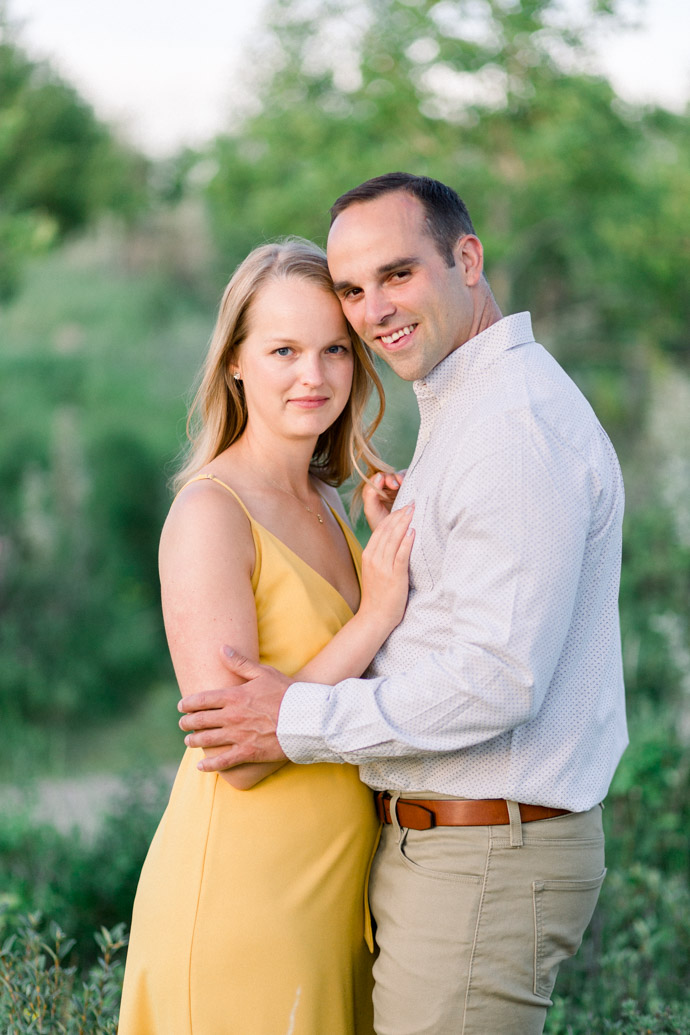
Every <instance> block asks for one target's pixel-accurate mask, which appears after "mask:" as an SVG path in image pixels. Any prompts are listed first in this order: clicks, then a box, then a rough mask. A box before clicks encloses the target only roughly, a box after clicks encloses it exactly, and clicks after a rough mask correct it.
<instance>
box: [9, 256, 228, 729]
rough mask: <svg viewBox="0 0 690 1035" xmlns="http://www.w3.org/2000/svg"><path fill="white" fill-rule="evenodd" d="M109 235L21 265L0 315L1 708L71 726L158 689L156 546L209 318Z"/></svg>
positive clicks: (164, 666) (164, 659)
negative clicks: (14, 294)
mask: <svg viewBox="0 0 690 1035" xmlns="http://www.w3.org/2000/svg"><path fill="white" fill-rule="evenodd" d="M116 244H117V238H114V239H113V240H112V241H111V242H110V243H109V244H108V249H109V250H107V251H106V255H105V258H101V257H100V256H99V250H100V248H101V245H100V244H99V243H98V242H94V243H93V244H92V245H91V247H90V249H89V248H86V246H85V245H82V246H81V247H82V248H84V249H85V254H84V255H83V256H82V255H81V253H80V252H79V249H76V250H75V252H74V255H73V258H72V262H71V263H70V262H69V261H65V256H64V255H63V256H62V257H59V256H58V255H57V254H56V255H54V256H51V257H49V258H47V259H44V260H43V261H42V263H41V264H39V265H36V266H34V267H33V268H32V271H31V274H30V276H29V278H28V281H27V286H26V289H25V291H24V293H23V295H22V296H20V297H19V298H17V299H16V301H15V302H14V304H13V305H11V306H9V307H8V308H7V309H6V310H5V312H4V313H0V337H1V338H2V340H3V345H4V348H3V352H2V355H1V356H0V408H1V409H2V412H3V419H4V426H5V434H4V435H3V440H2V444H1V445H0V540H1V541H2V554H1V558H2V561H1V565H0V616H1V620H0V702H1V703H2V707H3V709H4V715H5V721H6V723H7V724H9V725H10V726H14V727H15V729H16V728H17V724H19V723H24V722H31V723H38V724H40V725H42V726H44V727H46V726H50V727H53V728H58V729H59V728H61V727H63V726H65V725H66V724H69V723H70V722H71V721H72V720H73V719H74V718H75V717H77V716H78V717H79V722H80V725H81V726H82V727H84V726H85V727H87V728H88V726H89V724H92V723H93V722H94V721H102V719H103V718H104V717H105V716H112V715H114V714H115V713H117V712H122V711H123V709H124V708H125V707H127V706H130V707H131V706H132V705H133V704H134V703H135V702H136V701H137V700H138V699H139V697H140V696H141V695H142V693H144V692H145V691H146V690H148V688H149V687H150V686H152V685H153V684H154V683H157V682H159V681H160V680H163V679H167V680H170V679H171V669H170V664H169V660H168V654H167V648H166V645H165V640H164V636H163V629H162V621H161V615H160V601H159V590H158V574H157V568H156V555H157V542H158V536H159V533H160V528H161V526H162V523H163V520H164V517H165V512H166V509H167V506H168V501H169V496H168V491H167V488H166V484H165V477H166V470H165V469H166V465H167V464H168V463H169V461H170V459H171V458H172V456H173V455H174V454H175V452H176V450H177V441H176V437H177V432H178V430H179V429H178V425H179V423H180V421H181V419H182V418H183V415H184V402H183V393H184V392H185V391H186V389H187V387H188V386H189V384H190V383H191V380H192V374H193V370H194V367H195V366H196V363H197V362H198V357H200V355H201V353H202V351H203V348H204V344H205V341H206V340H207V337H208V332H209V327H210V324H211V319H212V318H211V315H210V314H209V313H208V311H207V310H206V309H205V308H201V307H200V306H198V305H197V303H195V302H194V301H193V300H191V299H190V298H189V297H188V296H186V295H185V294H184V293H183V292H181V291H180V290H179V286H178V285H177V284H174V283H172V282H170V281H167V280H165V279H164V278H161V277H159V276H158V275H156V274H149V275H147V276H141V275H138V273H137V272H136V271H133V272H129V271H128V269H127V268H126V266H124V265H123V263H122V261H121V260H119V261H116V262H113V261H112V260H113V252H115V257H116V258H117V250H116V248H115V245H116Z"/></svg>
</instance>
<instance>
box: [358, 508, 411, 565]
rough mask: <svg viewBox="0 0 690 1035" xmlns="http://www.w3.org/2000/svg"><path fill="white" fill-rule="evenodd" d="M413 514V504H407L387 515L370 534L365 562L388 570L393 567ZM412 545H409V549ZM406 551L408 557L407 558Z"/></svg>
mask: <svg viewBox="0 0 690 1035" xmlns="http://www.w3.org/2000/svg"><path fill="white" fill-rule="evenodd" d="M413 513H414V503H408V505H407V506H406V507H402V508H401V509H400V510H396V511H394V512H393V513H392V514H389V515H388V517H387V518H385V519H384V520H383V521H382V522H381V524H380V525H379V526H378V527H377V528H376V530H375V531H374V532H372V535H371V539H370V540H369V542H368V544H367V547H366V550H365V555H366V557H367V560H368V561H370V562H373V563H375V564H377V565H379V566H381V567H384V568H386V569H390V568H392V567H393V564H394V561H395V558H396V555H397V553H398V552H399V550H400V547H401V544H402V543H403V541H404V539H405V538H406V537H407V533H408V531H410V522H411V520H412V515H413ZM411 548H412V544H411V543H410V544H409V549H411ZM409 549H408V556H409Z"/></svg>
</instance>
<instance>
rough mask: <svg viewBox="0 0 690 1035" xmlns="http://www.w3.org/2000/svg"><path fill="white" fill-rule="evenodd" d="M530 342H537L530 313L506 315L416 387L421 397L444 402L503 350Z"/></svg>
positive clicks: (442, 363)
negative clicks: (433, 398)
mask: <svg viewBox="0 0 690 1035" xmlns="http://www.w3.org/2000/svg"><path fill="white" fill-rule="evenodd" d="M530 341H534V335H533V333H532V320H531V317H530V314H529V313H514V314H513V315H512V316H504V317H503V319H501V320H498V321H497V322H496V323H493V324H491V326H490V327H487V328H486V330H485V331H482V332H481V334H476V335H475V336H474V338H470V339H469V341H466V342H465V344H464V345H461V346H459V348H457V349H454V351H453V352H451V353H450V354H449V355H448V356H446V358H445V359H443V360H441V362H440V363H438V364H437V365H436V366H435V367H434V368H433V370H430V371H429V373H428V374H427V375H426V377H423V378H420V379H419V380H418V381H415V382H414V385H413V387H414V390H415V394H416V396H417V399H418V400H420V401H421V400H422V399H428V398H431V397H435V398H436V399H438V401H439V402H440V403H442V402H443V401H444V398H445V397H447V396H448V395H452V394H453V392H454V391H455V390H456V388H458V387H459V385H460V384H461V383H462V382H463V381H467V379H468V378H470V377H476V376H477V375H481V374H482V373H483V372H484V370H486V368H487V367H489V366H490V365H491V364H492V363H493V362H494V360H495V358H496V357H497V356H498V355H499V354H500V353H501V352H506V351H507V350H508V349H512V348H515V347H516V346H517V345H525V344H527V343H528V342H530Z"/></svg>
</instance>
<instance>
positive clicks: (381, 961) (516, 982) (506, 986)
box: [370, 794, 606, 1035]
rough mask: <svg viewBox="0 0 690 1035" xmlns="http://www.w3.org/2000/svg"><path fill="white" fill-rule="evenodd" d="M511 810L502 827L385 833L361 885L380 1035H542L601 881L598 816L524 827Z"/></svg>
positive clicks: (597, 813) (387, 829) (590, 814)
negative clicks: (372, 929) (371, 939)
mask: <svg viewBox="0 0 690 1035" xmlns="http://www.w3.org/2000/svg"><path fill="white" fill-rule="evenodd" d="M422 796H423V797H440V796H439V795H436V796H434V795H428V794H427V795H421V794H420V795H417V797H422ZM394 797H395V796H394ZM405 797H410V795H405ZM392 805H393V802H391V806H392ZM509 809H510V812H511V816H512V819H511V823H510V825H509V826H485V827H436V828H435V829H433V830H420V831H418V830H408V829H405V828H400V827H399V826H398V825H397V823H393V824H392V825H390V826H385V827H384V828H383V831H382V837H381V843H380V845H379V849H378V852H377V854H376V859H375V861H374V866H373V869H372V875H371V883H370V897H371V908H372V912H373V914H374V919H375V921H376V925H377V932H376V941H377V944H378V947H379V955H378V958H377V960H376V963H375V964H374V977H375V981H376V987H375V991H374V1014H375V1020H374V1026H375V1028H376V1032H377V1035H540V1033H541V1032H542V1030H543V1027H544V1021H545V1019H546V1011H547V1008H548V1007H549V1006H550V1005H551V999H550V996H551V992H552V989H553V986H554V982H555V980H556V974H557V972H558V967H559V964H560V963H561V962H562V960H564V959H566V958H567V957H568V956H572V955H573V954H574V953H575V952H576V951H577V949H578V948H579V945H580V942H581V940H582V935H583V933H584V931H585V928H586V927H587V924H588V923H589V921H590V920H591V917H592V913H593V912H594V907H595V905H596V902H597V898H598V896H599V890H600V888H601V885H602V882H603V880H604V875H605V872H606V871H605V869H604V835H603V831H602V825H601V806H599V805H597V806H596V807H595V808H593V809H591V810H590V811H589V812H582V813H569V814H567V815H564V816H557V817H555V818H554V819H546V820H539V821H537V822H533V823H521V822H520V818H519V813H517V809H516V807H515V806H514V804H513V803H512V802H511V803H509ZM391 811H392V812H393V811H394V810H393V808H391Z"/></svg>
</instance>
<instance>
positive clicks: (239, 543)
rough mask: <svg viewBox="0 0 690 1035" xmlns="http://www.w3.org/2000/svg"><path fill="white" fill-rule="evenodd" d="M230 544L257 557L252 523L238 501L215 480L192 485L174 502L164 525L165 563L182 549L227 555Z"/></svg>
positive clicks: (184, 488) (183, 489)
mask: <svg viewBox="0 0 690 1035" xmlns="http://www.w3.org/2000/svg"><path fill="white" fill-rule="evenodd" d="M230 544H232V546H233V549H234V550H235V551H237V550H238V549H239V551H240V552H242V553H247V554H251V555H252V557H253V553H254V546H253V538H252V530H251V523H250V520H249V517H248V515H247V513H246V511H245V510H244V508H243V506H242V504H241V503H240V501H239V499H238V497H237V496H235V495H234V494H233V493H232V492H229V491H228V489H227V488H225V487H224V486H223V485H222V484H220V483H219V482H218V481H216V480H214V479H211V478H203V479H199V480H197V481H194V482H190V483H188V484H187V485H186V486H184V487H183V488H182V489H181V490H180V492H178V494H177V496H176V497H175V499H174V500H173V502H172V504H171V506H170V510H169V511H168V516H167V518H166V520H165V524H164V525H163V530H162V532H161V541H160V556H161V560H164V559H165V558H166V556H167V555H168V554H169V553H170V552H173V553H177V552H178V551H179V550H180V549H184V550H185V552H186V551H187V550H188V549H192V550H193V552H195V553H197V552H200V551H204V552H205V551H206V550H214V549H216V550H219V551H225V550H226V549H227V547H228V545H230Z"/></svg>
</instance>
